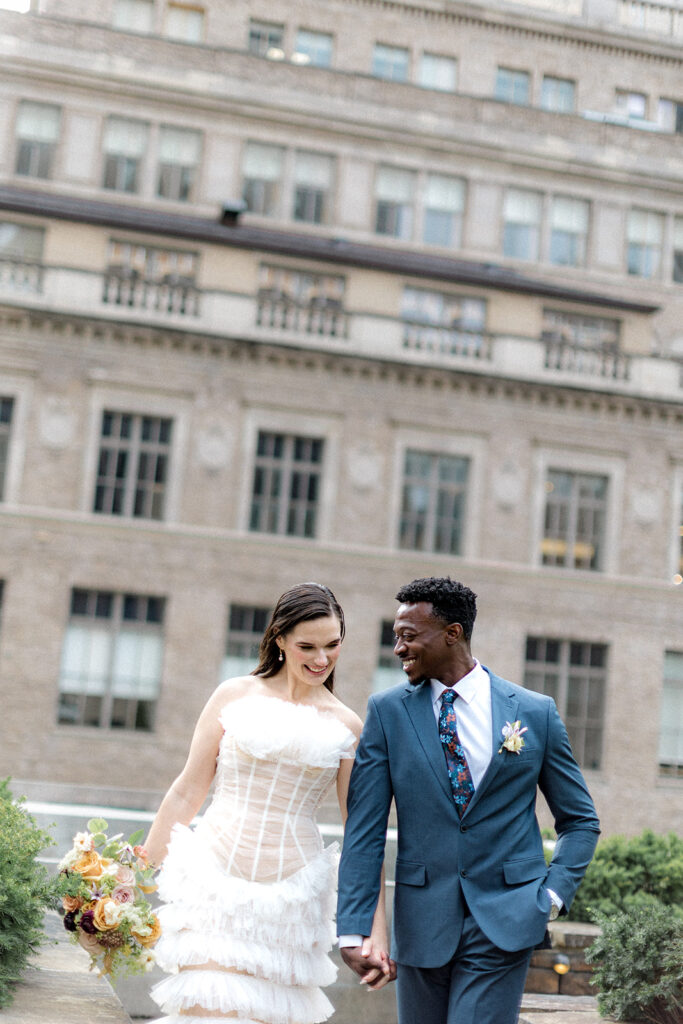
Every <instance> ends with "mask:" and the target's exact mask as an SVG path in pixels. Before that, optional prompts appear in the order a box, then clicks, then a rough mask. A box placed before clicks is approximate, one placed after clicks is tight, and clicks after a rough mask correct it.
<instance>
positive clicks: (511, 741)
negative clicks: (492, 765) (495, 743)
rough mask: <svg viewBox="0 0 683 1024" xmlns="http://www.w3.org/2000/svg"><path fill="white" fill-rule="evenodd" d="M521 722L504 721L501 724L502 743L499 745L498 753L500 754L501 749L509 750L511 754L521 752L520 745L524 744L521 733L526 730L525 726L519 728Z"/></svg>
mask: <svg viewBox="0 0 683 1024" xmlns="http://www.w3.org/2000/svg"><path fill="white" fill-rule="evenodd" d="M521 724H522V723H521V722H520V721H517V722H512V724H510V722H506V723H505V725H504V726H503V744H502V746H501V747H500V749H499V751H498V753H499V754H502V753H503V749H505V750H509V751H510V752H511V753H513V754H519V753H521V750H522V747H523V746H524V740H523V739H522V733H525V732H526V731H527V728H526V726H524V728H523V729H520V726H521Z"/></svg>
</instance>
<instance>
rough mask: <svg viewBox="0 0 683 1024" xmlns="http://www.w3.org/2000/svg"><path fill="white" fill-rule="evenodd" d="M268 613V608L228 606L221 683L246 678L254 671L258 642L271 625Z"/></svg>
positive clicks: (245, 605)
mask: <svg viewBox="0 0 683 1024" xmlns="http://www.w3.org/2000/svg"><path fill="white" fill-rule="evenodd" d="M270 613H271V610H270V608H261V607H259V606H256V605H247V604H232V605H230V612H229V615H228V636H227V641H226V644H225V657H224V658H223V661H222V663H221V679H232V678H233V676H245V675H249V674H250V673H251V672H253V670H254V669H255V668H256V666H257V664H258V653H259V647H260V644H261V638H262V637H263V634H264V633H265V631H266V627H267V625H268V622H269V621H270Z"/></svg>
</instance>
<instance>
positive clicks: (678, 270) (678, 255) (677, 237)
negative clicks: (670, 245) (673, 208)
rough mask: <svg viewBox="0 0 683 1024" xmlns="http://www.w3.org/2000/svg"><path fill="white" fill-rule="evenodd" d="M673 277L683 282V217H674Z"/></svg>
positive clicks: (680, 282)
mask: <svg viewBox="0 0 683 1024" xmlns="http://www.w3.org/2000/svg"><path fill="white" fill-rule="evenodd" d="M673 278H674V281H675V282H676V283H677V284H683V217H675V218H674V266H673Z"/></svg>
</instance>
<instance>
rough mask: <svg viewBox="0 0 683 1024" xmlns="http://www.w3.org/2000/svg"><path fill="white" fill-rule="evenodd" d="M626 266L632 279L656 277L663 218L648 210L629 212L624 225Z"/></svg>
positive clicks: (659, 263) (662, 234)
mask: <svg viewBox="0 0 683 1024" xmlns="http://www.w3.org/2000/svg"><path fill="white" fill-rule="evenodd" d="M626 237H627V245H628V248H627V253H626V265H627V269H628V272H629V274H632V275H633V276H634V277H648V278H652V277H657V276H658V274H659V269H660V266H661V259H662V239H663V237H664V217H663V216H662V215H661V214H660V213H652V212H651V211H650V210H631V212H630V213H629V215H628V222H627V225H626Z"/></svg>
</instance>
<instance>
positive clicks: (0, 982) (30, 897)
mask: <svg viewBox="0 0 683 1024" xmlns="http://www.w3.org/2000/svg"><path fill="white" fill-rule="evenodd" d="M53 842H54V841H53V839H52V838H51V836H49V835H48V834H47V833H46V832H43V831H42V830H41V829H39V828H38V827H37V825H36V823H35V821H34V819H33V818H32V817H31V816H30V815H29V814H28V813H27V812H26V811H25V810H24V809H23V807H22V806H21V802H18V803H15V802H14V801H13V799H12V794H11V793H10V789H9V780H8V779H4V780H0V1007H2V1006H7V1005H9V1003H11V1002H12V999H13V995H12V986H13V985H14V984H15V983H16V982H17V981H18V980H19V978H20V977H21V973H22V971H23V969H24V967H25V966H26V964H27V962H28V960H29V957H30V956H31V955H32V953H33V952H35V950H36V949H37V947H38V945H39V944H40V943H41V942H42V941H43V939H44V933H43V913H44V910H45V908H46V907H48V906H49V905H50V904H51V903H53V902H54V898H55V885H54V882H52V881H51V880H50V878H49V877H48V874H47V871H46V870H45V868H44V867H43V866H42V865H41V864H38V863H37V862H36V856H37V854H38V853H39V852H40V851H41V850H43V849H44V848H45V847H46V846H51V845H52V844H53Z"/></svg>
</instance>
